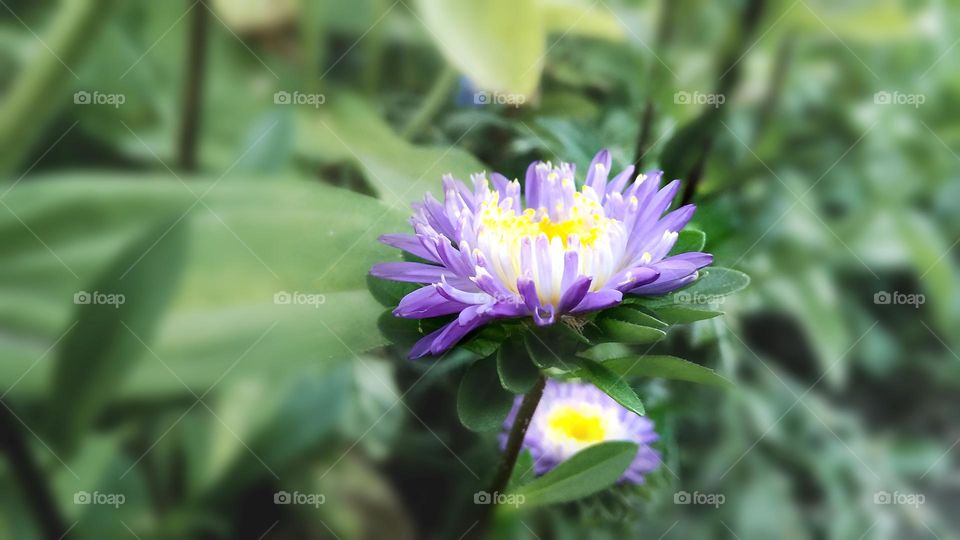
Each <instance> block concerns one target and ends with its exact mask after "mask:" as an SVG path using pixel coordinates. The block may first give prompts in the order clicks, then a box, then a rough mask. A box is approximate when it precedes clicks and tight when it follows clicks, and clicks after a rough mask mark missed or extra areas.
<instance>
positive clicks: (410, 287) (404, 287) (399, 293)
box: [367, 274, 417, 308]
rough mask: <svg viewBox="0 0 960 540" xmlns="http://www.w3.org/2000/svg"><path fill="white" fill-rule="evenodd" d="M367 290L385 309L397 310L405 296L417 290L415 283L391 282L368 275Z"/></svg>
mask: <svg viewBox="0 0 960 540" xmlns="http://www.w3.org/2000/svg"><path fill="white" fill-rule="evenodd" d="M367 288H368V289H370V294H372V295H373V297H374V298H376V299H377V302H380V303H381V304H382V305H383V306H384V307H388V308H395V307H397V304H399V303H400V300H402V299H403V297H404V296H406V295H408V294H410V293H411V292H413V291H415V290H416V289H417V285H416V284H415V283H403V282H401V281H390V280H389V279H381V278H378V277H374V276H371V275H370V274H367Z"/></svg>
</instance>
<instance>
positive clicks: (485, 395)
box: [457, 357, 513, 431]
mask: <svg viewBox="0 0 960 540" xmlns="http://www.w3.org/2000/svg"><path fill="white" fill-rule="evenodd" d="M512 406H513V394H511V393H510V392H507V391H506V390H504V389H503V387H501V386H500V380H499V379H498V377H497V360H496V359H495V358H493V357H490V358H483V359H480V360H477V361H476V362H474V364H473V365H472V366H470V368H469V369H467V372H466V373H465V374H464V375H463V379H461V380H460V389H459V391H458V392H457V415H459V417H460V422H461V423H462V424H463V425H464V426H466V427H467V429H470V430H473V431H490V430H494V429H498V428H500V427H502V426H503V421H504V419H505V418H506V417H507V414H508V413H509V412H510V407H512Z"/></svg>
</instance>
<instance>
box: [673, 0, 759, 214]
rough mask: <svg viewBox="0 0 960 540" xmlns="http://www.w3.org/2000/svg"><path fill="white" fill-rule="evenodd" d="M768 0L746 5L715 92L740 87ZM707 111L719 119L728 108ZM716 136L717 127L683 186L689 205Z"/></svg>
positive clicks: (683, 199)
mask: <svg viewBox="0 0 960 540" xmlns="http://www.w3.org/2000/svg"><path fill="white" fill-rule="evenodd" d="M763 7H764V0H748V1H747V4H746V6H745V7H744V10H743V13H742V14H741V18H740V31H739V32H738V33H737V39H736V40H735V42H734V45H733V46H731V47H728V48H727V49H726V52H725V53H723V55H722V56H721V60H720V66H719V67H720V68H724V67H725V66H726V70H725V71H724V72H723V74H722V75H720V79H719V81H718V83H717V88H716V90H715V91H714V93H715V94H717V95H722V96H726V95H728V94H730V92H731V91H732V90H733V89H734V88H735V87H736V85H737V84H738V83H739V82H740V66H739V64H740V61H741V60H743V56H744V55H745V54H746V53H747V52H749V49H748V48H747V47H748V43H749V41H750V39H751V38H752V36H753V35H754V33H755V32H756V29H757V24H758V23H759V22H760V18H761V15H762V14H763ZM706 114H713V115H715V118H714V122H719V121H721V120H722V118H723V116H724V114H725V112H724V109H716V110H714V111H713V112H708V113H706ZM715 138H716V129H713V130H711V131H710V133H708V134H707V135H706V136H705V137H704V139H703V141H702V145H701V147H700V148H699V151H700V155H699V157H698V158H697V162H696V164H695V166H694V168H693V170H692V171H691V172H690V174H689V175H688V176H687V178H686V180H687V181H686V185H685V186H684V188H683V195H682V196H681V197H680V201H681V202H680V204H687V203H689V202H692V201H693V197H694V195H695V194H696V192H697V187H698V186H699V184H700V180H701V178H703V171H704V170H705V168H706V163H707V158H708V157H709V155H710V149H711V148H712V147H713V142H714V139H715Z"/></svg>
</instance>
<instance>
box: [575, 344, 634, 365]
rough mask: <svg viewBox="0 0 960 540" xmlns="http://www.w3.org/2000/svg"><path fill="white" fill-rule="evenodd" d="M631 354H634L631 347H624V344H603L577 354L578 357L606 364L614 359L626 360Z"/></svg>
mask: <svg viewBox="0 0 960 540" xmlns="http://www.w3.org/2000/svg"><path fill="white" fill-rule="evenodd" d="M631 354H633V350H632V349H631V348H630V346H629V345H624V344H623V343H601V344H599V345H595V346H593V347H590V348H589V349H587V350H584V351H580V352H579V353H577V356H579V357H581V358H588V359H590V360H594V361H596V362H606V361H607V360H612V359H614V358H624V357H626V356H630V355H631Z"/></svg>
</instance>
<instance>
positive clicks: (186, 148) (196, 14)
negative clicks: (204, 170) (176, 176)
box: [177, 2, 210, 172]
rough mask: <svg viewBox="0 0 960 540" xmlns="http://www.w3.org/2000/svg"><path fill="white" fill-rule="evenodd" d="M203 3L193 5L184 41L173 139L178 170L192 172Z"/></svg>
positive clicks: (201, 66)
mask: <svg viewBox="0 0 960 540" xmlns="http://www.w3.org/2000/svg"><path fill="white" fill-rule="evenodd" d="M208 9H209V8H207V6H206V4H204V3H203V2H200V3H199V4H198V5H195V6H194V7H193V13H191V21H190V23H191V26H190V35H189V37H188V39H189V41H188V43H187V54H188V55H189V57H188V58H187V68H186V77H184V87H183V104H182V106H181V108H180V114H181V117H180V133H179V137H178V140H177V143H178V150H177V163H178V164H179V166H180V169H181V170H184V171H187V172H193V171H195V170H196V168H197V146H198V140H199V132H200V117H201V115H202V114H203V112H202V110H201V108H202V107H201V105H202V100H203V70H204V64H206V58H207V27H208V26H209V25H208V20H209V18H210V12H209V11H208Z"/></svg>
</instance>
